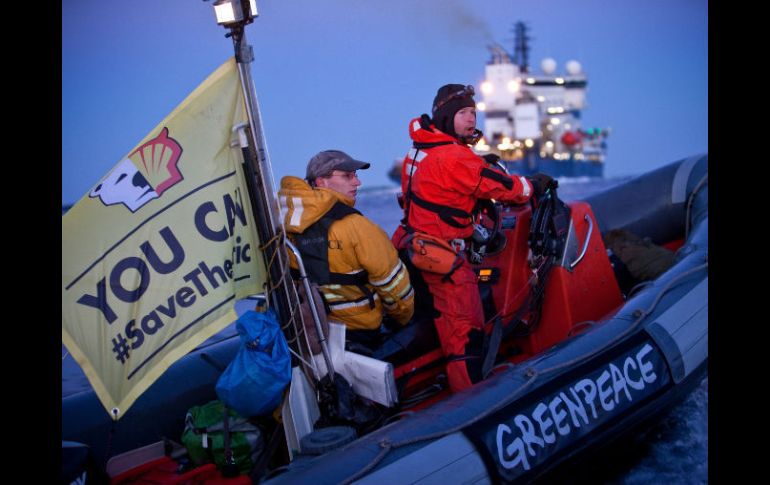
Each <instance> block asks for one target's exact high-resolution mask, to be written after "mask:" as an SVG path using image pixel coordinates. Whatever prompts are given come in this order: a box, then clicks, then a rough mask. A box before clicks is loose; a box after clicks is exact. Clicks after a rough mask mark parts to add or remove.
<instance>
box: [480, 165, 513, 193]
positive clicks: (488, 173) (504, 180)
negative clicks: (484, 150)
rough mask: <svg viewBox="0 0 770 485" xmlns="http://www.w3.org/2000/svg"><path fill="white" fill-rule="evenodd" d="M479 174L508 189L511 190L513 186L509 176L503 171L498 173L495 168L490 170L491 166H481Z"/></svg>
mask: <svg viewBox="0 0 770 485" xmlns="http://www.w3.org/2000/svg"><path fill="white" fill-rule="evenodd" d="M481 176H482V177H485V178H488V179H492V180H494V181H495V182H499V183H500V184H502V186H503V187H505V188H506V189H508V190H511V189H512V188H513V180H512V179H511V177H509V176H507V175H505V174H504V173H500V172H498V171H497V170H492V169H491V168H486V167H484V168H482V169H481Z"/></svg>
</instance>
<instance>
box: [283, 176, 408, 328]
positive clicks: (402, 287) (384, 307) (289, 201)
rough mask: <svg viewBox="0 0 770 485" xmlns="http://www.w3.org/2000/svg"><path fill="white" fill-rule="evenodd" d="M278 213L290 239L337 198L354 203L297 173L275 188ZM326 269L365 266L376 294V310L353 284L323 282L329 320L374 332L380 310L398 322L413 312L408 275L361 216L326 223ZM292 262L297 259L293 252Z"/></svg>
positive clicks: (375, 229) (352, 269) (349, 269)
mask: <svg viewBox="0 0 770 485" xmlns="http://www.w3.org/2000/svg"><path fill="white" fill-rule="evenodd" d="M278 196H279V200H280V203H281V214H282V218H283V222H284V226H285V228H286V232H287V234H288V236H289V238H290V239H292V240H294V237H293V235H294V234H301V233H302V232H303V231H305V230H306V229H307V228H308V227H309V226H311V225H312V224H314V223H315V222H317V221H318V220H319V219H320V218H321V217H322V216H323V215H324V214H326V213H327V212H328V211H329V210H330V209H331V208H332V206H334V204H336V203H337V202H338V201H339V202H342V203H344V204H345V205H347V206H350V207H353V204H354V201H353V200H352V199H350V198H348V197H346V196H344V195H342V194H340V193H339V192H336V191H334V190H330V189H326V188H321V187H316V188H313V187H311V186H310V185H309V184H308V183H307V182H305V181H304V180H302V179H300V178H297V177H291V176H289V177H284V178H283V179H281V189H280V190H279V191H278ZM328 238H329V270H330V271H332V272H335V273H344V274H352V273H357V272H359V271H361V270H362V269H363V270H365V271H366V272H367V273H368V275H369V282H368V284H367V285H366V286H367V287H368V288H369V290H370V291H372V292H373V293H374V308H371V307H370V303H369V300H368V299H367V298H366V295H365V294H364V293H363V292H362V291H361V290H360V289H359V288H358V287H356V286H353V285H335V284H328V285H322V286H321V291H322V292H323V296H324V299H325V300H326V303H327V304H328V306H329V308H330V309H331V313H330V314H329V317H330V319H332V320H337V321H340V322H342V323H344V324H345V325H346V326H347V327H348V328H349V329H351V330H373V329H377V328H379V326H380V323H381V321H382V317H383V311H384V312H385V313H387V314H388V315H389V316H390V317H391V318H393V319H394V320H396V321H397V322H399V323H400V324H401V325H404V324H406V323H407V322H408V321H409V319H410V318H412V314H413V313H414V291H413V290H412V285H411V283H410V281H409V273H408V272H407V270H406V267H405V266H404V265H403V263H402V262H401V260H400V259H399V257H398V253H397V252H396V249H395V248H394V247H393V244H392V243H391V242H390V239H389V238H388V235H387V234H386V233H385V231H383V230H382V228H380V227H379V226H378V225H377V224H375V223H373V222H372V221H370V220H369V219H367V218H366V217H364V216H362V215H360V214H351V215H348V216H346V217H344V218H342V219H340V220H337V221H334V222H333V223H332V224H331V226H330V227H329V232H328ZM290 259H291V263H292V266H293V267H295V268H296V262H295V261H294V257H293V255H291V258H290Z"/></svg>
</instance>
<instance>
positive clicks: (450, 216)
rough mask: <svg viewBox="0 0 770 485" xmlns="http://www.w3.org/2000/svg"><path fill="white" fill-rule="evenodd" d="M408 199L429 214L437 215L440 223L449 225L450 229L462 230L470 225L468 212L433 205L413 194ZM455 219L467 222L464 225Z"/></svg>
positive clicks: (446, 206)
mask: <svg viewBox="0 0 770 485" xmlns="http://www.w3.org/2000/svg"><path fill="white" fill-rule="evenodd" d="M410 199H414V203H415V204H417V205H418V206H420V207H422V208H423V209H428V210H429V211H431V212H435V213H436V214H438V216H439V218H440V219H441V220H442V221H444V222H445V223H447V224H449V225H450V226H452V227H456V228H458V229H462V228H465V227H468V226H470V225H471V221H470V219H471V216H472V215H471V213H470V212H466V211H464V210H460V209H457V208H456V207H450V206H448V205H441V204H435V203H433V202H428V201H427V200H425V199H422V198H420V197H418V196H417V194H414V193H412V196H411V197H410ZM455 217H458V218H462V219H468V222H466V223H465V224H463V223H461V222H457V221H456V220H455V219H454V218H455Z"/></svg>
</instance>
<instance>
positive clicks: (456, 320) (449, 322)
mask: <svg viewBox="0 0 770 485" xmlns="http://www.w3.org/2000/svg"><path fill="white" fill-rule="evenodd" d="M473 95H474V90H473V86H463V85H461V84H447V85H444V86H442V87H441V88H439V90H438V93H437V94H436V97H435V99H434V100H433V117H432V119H431V118H429V117H428V115H426V114H423V115H422V116H420V117H419V118H414V119H413V120H412V121H411V122H410V123H409V136H410V137H411V138H412V140H413V142H414V143H413V148H412V149H411V150H410V151H409V153H408V154H407V156H406V158H405V159H404V163H403V166H402V168H401V188H402V191H403V194H404V212H405V218H404V222H405V226H404V225H402V226H400V227H399V228H397V229H396V231H395V232H394V234H393V237H392V240H393V243H394V245H395V246H396V247H397V248H399V249H403V248H404V244H405V241H404V238H405V236H406V235H407V234H408V233H409V232H418V233H419V232H422V233H427V234H429V235H431V236H436V237H438V238H440V239H443V240H445V241H447V242H449V243H450V244H452V245H453V246H454V247H455V248H457V249H458V251H462V249H463V248H464V247H465V241H466V240H467V239H468V238H469V237H470V236H471V235H472V233H473V225H472V222H471V211H473V208H474V206H475V205H476V202H477V200H478V199H496V200H498V201H503V202H511V203H515V204H523V203H525V202H527V201H528V200H529V199H530V198H531V197H532V196H533V195H536V196H537V195H539V194H540V193H542V191H543V190H544V189H545V187H546V186H547V184H548V183H549V182H550V180H551V178H550V177H549V176H547V175H545V174H535V175H534V176H532V177H531V178H530V179H527V178H525V177H520V176H509V175H506V174H505V173H503V172H502V171H500V170H497V169H495V168H492V166H490V165H489V164H487V163H486V162H485V161H484V160H483V159H482V158H481V157H479V156H478V155H475V154H474V153H473V152H472V151H471V149H470V147H469V145H473V144H475V143H476V142H477V141H478V140H479V139H480V138H481V131H479V130H477V129H476V103H475V102H474V100H473ZM461 254H462V257H463V262H462V265H461V266H460V267H459V268H458V269H457V270H455V271H454V272H453V273H452V274H451V276H450V277H449V278H444V275H441V274H437V273H431V272H428V271H421V274H422V276H423V278H424V280H425V283H426V284H427V286H428V290H429V291H430V293H431V295H432V296H433V304H434V307H435V309H436V311H437V312H438V313H439V315H438V316H437V317H436V318H435V320H434V323H435V325H436V331H437V333H438V336H439V339H440V341H441V347H442V350H443V352H444V356H445V357H446V360H447V377H448V380H449V387H450V388H451V389H452V391H453V392H459V391H461V390H463V389H466V388H468V387H470V386H471V385H472V384H473V383H474V382H478V381H480V380H481V379H482V377H483V376H482V375H481V367H482V360H483V358H482V357H483V356H482V355H481V353H482V346H483V341H484V332H483V325H484V312H483V309H482V305H481V297H480V295H479V290H478V286H477V281H476V275H475V273H474V272H473V269H472V268H471V267H470V264H469V263H468V260H467V255H466V254H465V253H464V252H462V253H461Z"/></svg>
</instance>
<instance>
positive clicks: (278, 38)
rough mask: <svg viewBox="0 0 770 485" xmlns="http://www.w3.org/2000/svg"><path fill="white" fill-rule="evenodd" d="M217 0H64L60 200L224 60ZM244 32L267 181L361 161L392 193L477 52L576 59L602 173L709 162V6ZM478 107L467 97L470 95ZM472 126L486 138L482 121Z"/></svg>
mask: <svg viewBox="0 0 770 485" xmlns="http://www.w3.org/2000/svg"><path fill="white" fill-rule="evenodd" d="M211 4H212V2H203V1H201V0H162V1H158V0H132V1H129V2H115V1H104V0H101V1H97V0H66V1H63V2H62V203H63V204H65V203H66V204H68V203H74V202H77V200H79V199H80V198H81V197H82V196H83V195H85V194H86V193H87V192H88V191H90V190H91V188H92V187H93V186H94V185H96V184H97V183H98V182H99V180H100V179H101V178H102V177H103V176H104V175H105V174H106V173H107V172H108V171H109V170H110V169H111V168H112V167H113V166H114V165H115V164H117V162H119V161H120V160H121V159H122V158H123V157H124V156H125V155H127V154H128V153H129V152H130V151H131V149H132V148H133V147H134V146H135V145H136V144H137V143H138V142H139V141H140V140H141V139H142V138H143V137H144V136H146V135H147V134H148V132H149V131H150V130H152V129H153V128H154V127H155V126H156V125H157V124H158V123H159V122H160V121H161V120H162V119H163V118H164V117H165V116H166V115H167V114H168V113H170V112H171V111H172V110H173V109H174V107H175V106H177V105H178V104H179V103H180V102H182V100H183V99H184V98H185V97H186V96H187V95H188V94H189V93H190V92H191V91H192V90H193V89H195V87H196V86H197V85H198V84H200V83H201V82H202V81H203V80H204V79H205V78H206V77H207V76H208V75H209V74H210V73H211V72H213V71H214V70H215V69H216V68H217V67H218V66H220V65H221V64H222V63H223V62H224V61H225V60H227V59H228V58H229V57H230V56H232V54H233V49H232V42H231V40H230V39H226V38H225V37H224V34H225V33H226V30H225V29H224V28H222V27H220V26H218V25H217V24H216V21H215V19H214V12H213V8H212V6H211ZM257 5H258V8H259V14H260V15H259V17H258V18H257V19H256V20H255V21H254V23H253V24H251V25H249V26H248V27H247V29H246V35H247V38H248V41H249V43H250V44H251V45H252V46H253V48H254V54H255V62H254V63H253V64H252V75H253V76H254V84H255V86H256V90H257V95H258V98H259V104H260V109H261V112H262V121H263V125H264V130H265V137H266V142H267V147H268V151H269V154H270V159H271V162H272V166H273V173H274V176H275V179H276V180H275V182H276V184H277V183H278V181H279V180H280V178H281V177H282V176H283V175H299V176H304V173H305V165H306V163H307V160H308V159H309V158H310V157H311V156H313V155H314V154H315V153H317V152H318V151H320V150H324V149H339V150H343V151H345V152H347V153H349V154H350V155H352V156H353V157H355V158H358V159H361V160H366V161H370V162H371V163H372V167H371V168H370V169H369V170H366V171H362V172H359V173H360V175H361V180H362V182H363V184H364V186H365V187H366V186H370V187H373V186H382V185H388V184H390V183H391V182H390V181H389V179H388V178H387V176H386V173H387V171H388V170H389V169H390V167H391V165H392V163H393V160H394V159H396V158H403V156H404V154H405V153H406V151H407V149H408V148H409V146H410V140H409V136H408V130H407V125H408V122H409V120H410V119H411V118H412V117H415V116H419V115H420V114H421V113H429V112H430V107H431V102H432V100H433V97H434V95H435V93H436V90H437V89H438V87H439V86H441V85H443V84H446V83H461V84H473V85H475V86H476V87H477V88H478V86H479V85H480V84H481V81H482V80H483V76H484V65H485V63H486V62H487V61H488V60H489V57H490V55H489V53H488V51H487V49H486V45H487V44H489V43H491V42H498V43H501V44H502V45H503V46H504V47H505V48H506V49H507V50H509V51H512V38H513V34H512V32H511V29H512V26H513V23H514V22H516V21H519V20H521V21H524V22H526V23H527V24H528V26H529V28H530V35H531V37H532V41H531V53H530V64H531V66H532V67H531V70H532V71H533V72H536V73H537V72H540V71H539V69H540V68H539V66H540V61H541V59H542V58H544V57H552V58H554V59H555V60H556V61H557V63H558V67H557V72H559V73H563V72H565V69H564V65H565V63H566V62H567V61H569V60H572V59H574V60H577V61H579V62H580V63H581V65H582V66H583V70H584V72H585V73H586V75H587V76H588V95H587V99H588V108H587V109H586V110H585V111H584V112H583V118H582V120H583V127H584V128H588V127H599V128H610V129H611V134H610V137H609V138H608V140H607V143H608V153H607V160H606V167H605V175H606V176H609V177H613V176H619V175H629V174H637V173H642V172H645V171H648V170H650V169H653V168H656V167H659V166H662V165H665V164H667V163H669V162H673V161H675V160H679V159H681V158H684V157H687V156H690V155H694V154H697V153H705V152H707V151H708V2H707V1H705V0H668V1H664V0H645V1H642V0H626V1H617V0H573V1H566V0H538V1H527V2H525V1H511V0H508V1H503V0H421V1H416V0H387V1H386V0H368V1H364V0H325V1H319V0H293V1H286V0H283V1H279V0H261V1H260V0H258V1H257ZM477 100H478V99H477ZM479 127H480V128H482V129H483V122H482V119H481V118H480V119H479Z"/></svg>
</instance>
